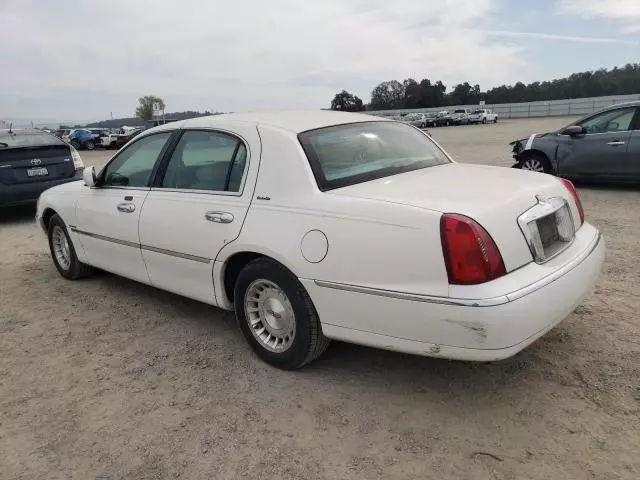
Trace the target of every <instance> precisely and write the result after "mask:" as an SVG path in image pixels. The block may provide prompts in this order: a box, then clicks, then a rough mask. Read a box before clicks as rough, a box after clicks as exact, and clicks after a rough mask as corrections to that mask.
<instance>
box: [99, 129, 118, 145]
mask: <svg viewBox="0 0 640 480" xmlns="http://www.w3.org/2000/svg"><path fill="white" fill-rule="evenodd" d="M119 135H121V134H120V133H114V132H109V133H106V134H105V135H104V136H103V137H101V138H100V146H101V147H102V148H117V145H118V141H117V138H118V136H119Z"/></svg>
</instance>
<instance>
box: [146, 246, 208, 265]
mask: <svg viewBox="0 0 640 480" xmlns="http://www.w3.org/2000/svg"><path fill="white" fill-rule="evenodd" d="M140 248H141V249H142V250H147V251H149V252H155V253H161V254H163V255H169V256H171V257H177V258H184V259H185V260H193V261H194V262H200V263H210V262H211V259H210V258H205V257H198V256H197V255H189V254H188V253H180V252H174V251H173V250H165V249H164V248H157V247H151V246H149V245H140Z"/></svg>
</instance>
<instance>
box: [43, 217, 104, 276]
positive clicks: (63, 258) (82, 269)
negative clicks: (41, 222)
mask: <svg viewBox="0 0 640 480" xmlns="http://www.w3.org/2000/svg"><path fill="white" fill-rule="evenodd" d="M47 233H48V237H49V249H50V250H51V258H53V263H54V265H55V266H56V269H57V270H58V272H60V275H62V276H63V277H64V278H66V279H68V280H77V279H78V278H82V277H87V276H89V275H91V273H93V268H92V267H90V266H89V265H86V264H84V263H82V262H80V261H79V260H78V256H77V255H76V250H75V248H74V247H73V243H72V242H71V239H70V238H69V233H68V232H67V227H66V226H65V224H64V222H63V221H62V218H60V216H59V215H58V214H55V215H53V217H51V219H50V220H49V228H48V232H47Z"/></svg>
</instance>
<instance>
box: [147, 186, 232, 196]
mask: <svg viewBox="0 0 640 480" xmlns="http://www.w3.org/2000/svg"><path fill="white" fill-rule="evenodd" d="M151 191H152V192H178V193H193V194H199V195H222V196H225V197H242V192H241V191H240V192H230V191H225V190H197V189H195V188H194V189H189V188H165V187H152V188H151Z"/></svg>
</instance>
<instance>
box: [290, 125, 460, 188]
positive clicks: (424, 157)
mask: <svg viewBox="0 0 640 480" xmlns="http://www.w3.org/2000/svg"><path fill="white" fill-rule="evenodd" d="M298 138H299V139H300V143H301V144H302V148H303V149H304V151H305V153H306V154H307V158H308V159H309V162H310V164H311V168H312V170H313V173H314V175H315V177H316V182H317V183H318V187H319V188H320V189H321V190H331V189H333V188H339V187H344V186H347V185H353V184H356V183H362V182H367V181H369V180H374V179H376V178H382V177H388V176H390V175H397V174H399V173H405V172H410V171H412V170H417V169H421V168H427V167H433V166H435V165H442V164H444V163H450V161H449V159H448V158H447V157H446V155H445V154H444V153H443V152H442V151H441V150H440V149H439V148H438V147H437V146H436V145H435V144H434V143H433V142H432V141H431V140H430V139H429V137H427V136H426V135H425V134H423V133H421V132H420V131H418V130H416V129H414V128H412V127H410V126H408V125H404V124H401V123H395V122H363V123H351V124H347V125H337V126H334V127H326V128H320V129H317V130H310V131H308V132H303V133H301V134H299V135H298Z"/></svg>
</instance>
